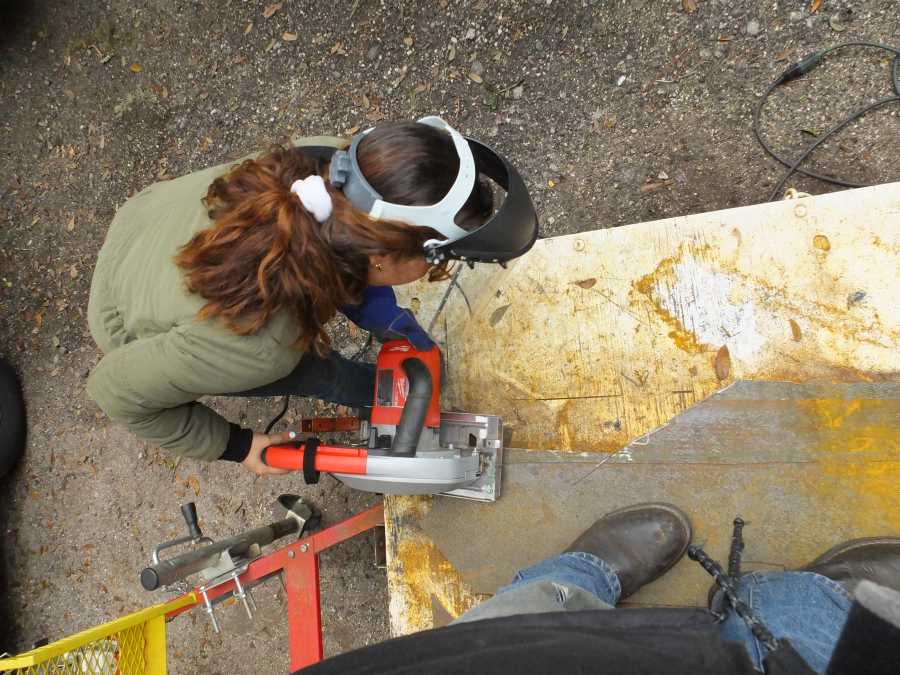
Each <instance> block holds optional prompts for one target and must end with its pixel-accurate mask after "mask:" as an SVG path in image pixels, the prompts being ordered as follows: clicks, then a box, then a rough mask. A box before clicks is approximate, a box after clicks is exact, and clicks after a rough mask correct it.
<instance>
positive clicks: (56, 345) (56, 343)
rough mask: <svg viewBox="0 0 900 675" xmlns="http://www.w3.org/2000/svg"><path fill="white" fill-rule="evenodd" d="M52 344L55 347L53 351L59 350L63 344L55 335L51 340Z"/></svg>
mask: <svg viewBox="0 0 900 675" xmlns="http://www.w3.org/2000/svg"><path fill="white" fill-rule="evenodd" d="M50 344H51V345H53V349H59V346H60V344H62V343H61V342H60V341H59V338H58V337H56V336H55V335H54V336H53V337H52V338H50Z"/></svg>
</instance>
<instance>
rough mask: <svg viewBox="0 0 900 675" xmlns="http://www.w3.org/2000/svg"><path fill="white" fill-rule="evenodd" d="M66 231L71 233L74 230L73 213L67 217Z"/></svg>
mask: <svg viewBox="0 0 900 675" xmlns="http://www.w3.org/2000/svg"><path fill="white" fill-rule="evenodd" d="M66 230H68V231H69V232H72V231H74V230H75V214H74V213H73V214H72V215H71V216H70V217H69V222H67V223H66Z"/></svg>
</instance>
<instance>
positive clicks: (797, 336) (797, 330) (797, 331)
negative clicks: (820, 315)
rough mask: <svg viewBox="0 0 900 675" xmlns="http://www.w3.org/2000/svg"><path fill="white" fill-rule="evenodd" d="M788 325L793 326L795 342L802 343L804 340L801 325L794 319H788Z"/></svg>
mask: <svg viewBox="0 0 900 675" xmlns="http://www.w3.org/2000/svg"><path fill="white" fill-rule="evenodd" d="M788 323H789V324H791V337H792V338H794V342H800V340H802V339H803V331H802V330H800V324H799V323H797V322H796V321H794V320H793V319H788Z"/></svg>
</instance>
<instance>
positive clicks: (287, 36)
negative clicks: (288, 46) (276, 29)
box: [281, 32, 299, 42]
mask: <svg viewBox="0 0 900 675" xmlns="http://www.w3.org/2000/svg"><path fill="white" fill-rule="evenodd" d="M298 37H299V36H298V35H297V34H296V33H288V32H284V33H282V34H281V39H282V40H284V41H285V42H294V41H296V40H297V38H298Z"/></svg>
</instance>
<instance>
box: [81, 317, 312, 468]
mask: <svg viewBox="0 0 900 675" xmlns="http://www.w3.org/2000/svg"><path fill="white" fill-rule="evenodd" d="M245 339H246V338H245ZM248 342H249V344H253V338H252V336H251V337H250V338H249V340H248ZM234 347H235V344H234V342H233V341H228V342H226V343H224V344H221V345H217V344H215V343H212V344H210V343H207V342H205V341H204V340H203V339H202V336H198V335H196V334H194V333H192V332H191V331H189V330H186V329H183V328H174V329H172V330H170V331H168V332H166V333H161V334H159V335H155V336H153V337H148V338H141V339H138V340H135V341H133V342H130V343H128V344H126V345H124V346H122V347H119V348H117V349H114V350H113V351H111V352H110V353H109V354H107V355H106V356H104V357H103V359H102V360H101V361H100V363H99V365H98V366H97V367H96V368H95V369H94V370H93V372H92V373H91V376H90V378H89V379H88V386H87V388H88V393H89V394H90V396H91V398H93V399H94V401H96V402H97V405H99V406H100V408H101V409H102V410H103V411H104V412H105V413H106V414H107V415H108V416H109V417H110V418H111V419H112V420H113V421H115V422H118V423H120V424H123V425H125V426H126V427H128V429H129V430H130V431H131V432H132V433H134V434H135V435H136V436H138V437H139V438H141V439H144V440H146V441H150V442H151V443H155V444H157V445H159V446H161V447H162V448H165V449H166V450H169V451H170V452H172V453H174V454H177V455H182V456H185V457H192V458H195V459H202V460H214V459H218V458H219V457H221V456H222V454H223V453H224V452H225V449H226V447H227V444H228V439H229V434H230V433H231V425H230V424H229V423H228V421H227V420H225V419H224V418H223V417H222V416H221V415H219V414H218V413H217V412H215V411H213V410H212V409H210V408H208V407H206V406H205V405H203V404H201V403H198V402H197V400H196V399H198V398H199V397H200V396H203V395H204V394H211V393H229V392H237V391H243V390H246V389H251V388H253V387H257V386H260V385H262V384H267V383H269V382H272V381H274V380H276V379H278V378H279V377H281V376H283V375H285V374H287V372H290V367H285V364H284V363H282V362H280V361H279V360H278V359H268V358H265V355H264V354H259V353H255V352H254V351H253V350H244V351H242V350H238V349H235V348H234ZM297 360H299V354H298V356H297ZM285 371H286V372H285ZM210 383H215V385H214V391H211V390H210V387H211V386H212V385H211V384H210Z"/></svg>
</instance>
